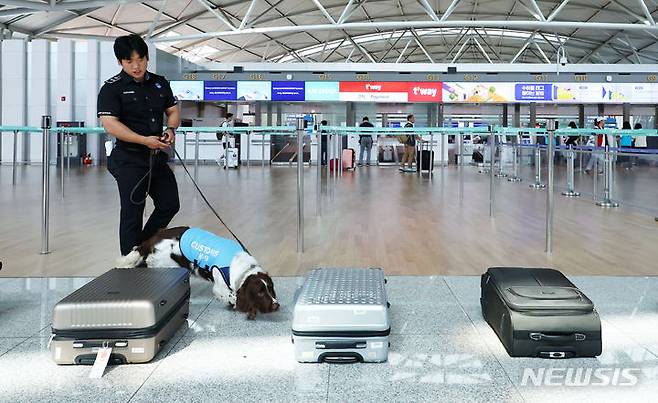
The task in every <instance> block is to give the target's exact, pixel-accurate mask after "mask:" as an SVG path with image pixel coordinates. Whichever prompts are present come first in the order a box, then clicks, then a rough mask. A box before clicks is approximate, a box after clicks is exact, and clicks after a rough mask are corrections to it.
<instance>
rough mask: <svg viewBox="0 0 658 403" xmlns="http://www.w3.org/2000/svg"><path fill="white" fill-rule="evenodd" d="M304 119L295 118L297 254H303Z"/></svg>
mask: <svg viewBox="0 0 658 403" xmlns="http://www.w3.org/2000/svg"><path fill="white" fill-rule="evenodd" d="M303 146H304V118H297V151H298V152H297V253H304V154H303V153H301V152H300V150H302V147H303Z"/></svg>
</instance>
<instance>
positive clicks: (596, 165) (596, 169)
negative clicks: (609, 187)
mask: <svg viewBox="0 0 658 403" xmlns="http://www.w3.org/2000/svg"><path fill="white" fill-rule="evenodd" d="M597 152H598V151H597V150H596V147H594V148H592V155H591V157H590V158H594V175H593V176H594V183H593V186H594V189H593V190H592V200H594V202H596V198H597V197H598V194H597V193H598V192H599V175H598V174H599V159H598V157H596V153H597ZM588 165H589V163H588Z"/></svg>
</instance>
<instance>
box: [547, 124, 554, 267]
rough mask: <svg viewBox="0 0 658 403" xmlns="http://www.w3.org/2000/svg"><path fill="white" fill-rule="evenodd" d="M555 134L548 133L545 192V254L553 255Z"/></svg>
mask: <svg viewBox="0 0 658 403" xmlns="http://www.w3.org/2000/svg"><path fill="white" fill-rule="evenodd" d="M554 138H555V133H554V132H553V131H549V132H548V147H547V150H548V191H547V192H546V253H548V254H549V255H550V254H551V253H553V202H554V200H553V188H554V181H553V168H554V167H553V161H554V160H555V159H554V158H553V157H554V156H555V141H554Z"/></svg>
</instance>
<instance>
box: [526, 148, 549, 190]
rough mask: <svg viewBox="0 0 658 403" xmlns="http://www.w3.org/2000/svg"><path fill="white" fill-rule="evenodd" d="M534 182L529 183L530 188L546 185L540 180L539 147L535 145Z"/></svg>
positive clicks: (541, 187) (544, 186)
mask: <svg viewBox="0 0 658 403" xmlns="http://www.w3.org/2000/svg"><path fill="white" fill-rule="evenodd" d="M535 147H536V148H535V183H533V184H531V185H530V188H531V189H544V188H546V185H545V184H544V183H542V181H541V149H540V148H539V145H538V144H536V145H535Z"/></svg>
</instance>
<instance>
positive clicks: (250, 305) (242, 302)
mask: <svg viewBox="0 0 658 403" xmlns="http://www.w3.org/2000/svg"><path fill="white" fill-rule="evenodd" d="M250 277H251V276H250ZM248 282H249V281H248V280H247V281H245V284H244V285H243V286H242V287H240V289H238V291H237V292H236V293H235V309H237V310H238V311H240V312H245V313H246V314H247V319H252V320H253V319H256V312H257V311H258V308H256V305H255V304H254V301H253V299H252V298H251V295H250V292H249V291H248V288H247V287H248V284H247V283H248Z"/></svg>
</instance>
